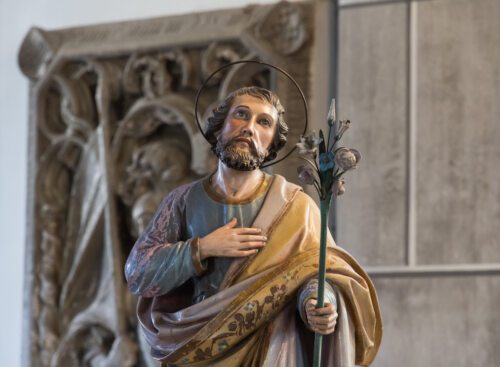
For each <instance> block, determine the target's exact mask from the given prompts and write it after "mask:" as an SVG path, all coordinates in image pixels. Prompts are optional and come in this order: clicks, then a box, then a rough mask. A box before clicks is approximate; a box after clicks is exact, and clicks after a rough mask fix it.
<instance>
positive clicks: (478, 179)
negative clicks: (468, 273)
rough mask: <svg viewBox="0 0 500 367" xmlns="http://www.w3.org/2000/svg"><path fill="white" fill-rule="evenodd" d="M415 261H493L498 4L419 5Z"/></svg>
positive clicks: (499, 129) (497, 228)
mask: <svg viewBox="0 0 500 367" xmlns="http://www.w3.org/2000/svg"><path fill="white" fill-rule="evenodd" d="M417 29H418V51H417V53H418V57H417V62H418V64H417V65H418V66H417V68H418V86H417V90H418V93H417V111H418V112H417V121H418V124H417V138H416V140H417V152H418V153H417V159H416V160H417V241H416V242H417V255H418V256H417V259H418V263H425V264H432V263H434V264H436V263H437V264H439V263H475V262H488V263H489V262H500V179H499V170H500V1H497V0H478V1H448V0H446V1H444V0H443V1H429V2H419V3H418V24H417Z"/></svg>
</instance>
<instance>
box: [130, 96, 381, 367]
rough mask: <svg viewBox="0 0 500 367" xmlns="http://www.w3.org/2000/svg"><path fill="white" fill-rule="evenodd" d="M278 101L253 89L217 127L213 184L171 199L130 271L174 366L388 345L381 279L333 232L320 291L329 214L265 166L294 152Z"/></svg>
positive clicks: (147, 318)
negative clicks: (376, 283) (319, 342)
mask: <svg viewBox="0 0 500 367" xmlns="http://www.w3.org/2000/svg"><path fill="white" fill-rule="evenodd" d="M287 131H288V127H287V124H286V123H285V120H284V109H283V107H282V105H281V104H280V102H279V100H278V98H277V96H276V95H275V94H274V93H273V92H271V91H269V90H266V89H263V88H258V87H245V88H241V89H238V90H237V91H235V92H233V93H231V94H230V95H229V96H228V97H227V98H226V99H225V100H224V101H223V102H222V103H221V104H220V105H218V107H216V108H215V109H214V111H213V113H212V115H211V117H210V118H209V119H208V127H207V130H206V136H207V138H208V140H209V142H210V143H211V144H212V150H213V152H214V153H215V154H216V155H217V157H218V158H219V162H218V167H217V170H216V171H215V172H214V173H213V174H211V175H210V176H208V177H206V178H203V179H201V180H198V181H195V182H193V183H189V184H186V185H183V186H181V187H178V188H177V189H175V190H173V191H172V192H170V193H169V194H168V195H167V196H166V197H165V198H164V199H163V201H162V202H161V204H160V206H159V208H158V210H157V212H156V214H155V215H154V217H153V219H152V221H151V222H150V223H149V226H148V227H147V228H146V230H145V231H144V232H143V233H142V235H141V236H140V237H139V239H138V240H137V242H136V244H135V246H134V248H133V250H132V252H131V253H130V256H129V258H128V260H127V263H126V266H125V273H126V278H127V281H128V285H129V288H130V290H131V291H132V292H133V293H134V294H137V295H139V296H140V299H139V304H138V317H139V321H140V323H141V326H142V330H143V332H144V335H145V338H146V340H147V342H148V343H149V344H150V345H151V351H152V355H153V357H155V358H156V359H158V360H160V361H161V362H162V365H163V366H228V367H229V366H231V367H233V366H269V367H275V366H286V367H292V366H308V365H310V363H311V359H312V343H313V340H314V336H313V335H314V333H319V334H322V335H324V350H323V356H322V360H323V363H322V365H323V366H335V367H347V366H354V365H355V364H358V365H369V364H370V363H371V361H372V360H373V358H374V357H375V355H376V353H377V350H378V347H379V344H380V338H381V320H380V312H379V308H378V302H377V298H376V294H375V290H374V288H373V285H372V282H371V280H370V279H369V278H368V276H367V275H366V273H365V272H364V271H363V270H362V268H361V267H360V266H359V265H358V264H357V262H356V261H355V260H354V259H353V258H352V257H351V256H350V255H349V254H348V253H346V252H345V251H344V250H342V249H341V248H339V247H338V246H336V245H335V243H334V241H333V238H332V237H331V235H330V234H328V249H327V257H326V279H327V283H326V288H325V300H326V303H325V306H324V307H322V308H315V303H316V295H317V280H316V275H317V273H318V252H319V237H320V218H319V210H318V207H317V205H316V204H315V202H314V201H313V200H312V199H311V198H310V197H309V196H308V195H307V194H305V193H304V192H303V191H302V190H301V188H300V187H299V186H296V185H294V184H292V183H289V182H287V181H286V180H285V179H284V178H283V177H282V176H279V175H270V174H267V173H265V172H264V171H262V170H261V169H260V167H261V166H262V165H263V164H265V163H266V162H271V161H272V160H273V159H275V158H276V156H277V153H278V151H279V150H280V149H281V148H282V147H283V146H284V145H285V143H286V140H287Z"/></svg>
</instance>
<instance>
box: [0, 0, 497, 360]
mask: <svg viewBox="0 0 500 367" xmlns="http://www.w3.org/2000/svg"><path fill="white" fill-rule="evenodd" d="M275 3H277V2H276V1H255V0H254V1H242V0H231V1H225V0H219V1H213V0H212V1H208V0H207V1H205V0H185V1H183V2H172V1H158V0H149V1H137V0H134V1H127V2H126V3H123V2H120V1H115V0H100V1H95V0H89V1H85V2H79V1H66V2H57V1H54V0H44V1H43V0H40V1H36V2H34V1H26V0H18V1H12V0H0V45H2V49H1V51H0V81H1V89H0V93H1V98H0V111H1V112H2V116H3V118H2V121H1V122H0V172H1V180H0V230H1V233H2V235H3V244H2V246H0V279H1V281H0V295H1V296H0V297H1V300H2V301H1V302H0V325H2V326H3V332H2V333H1V335H0V361H1V364H2V365H3V366H21V360H22V359H24V361H25V362H26V360H27V359H26V358H27V357H26V353H28V350H29V347H28V348H27V347H26V343H27V341H28V340H29V336H27V335H24V337H23V321H22V319H23V307H25V306H28V304H29V301H30V298H29V296H27V295H26V294H25V292H26V284H30V280H29V279H28V280H27V279H26V278H25V274H31V273H30V271H29V270H25V265H26V263H25V256H26V259H29V258H30V257H29V254H26V253H25V243H26V237H27V236H28V233H27V228H29V227H28V226H27V222H29V221H30V220H31V219H30V213H31V212H30V210H31V209H29V208H30V207H29V201H28V199H27V197H28V187H29V183H28V177H29V176H28V167H29V166H30V164H31V166H30V167H33V162H30V158H29V155H28V142H29V140H28V136H29V135H30V134H35V132H34V131H33V130H30V127H29V126H30V125H29V124H28V121H29V110H30V109H29V93H30V81H29V80H28V78H27V77H26V76H24V75H23V73H22V72H21V71H20V69H19V66H18V62H17V58H18V52H19V50H20V47H21V43H22V41H23V39H24V38H25V37H26V35H27V34H28V32H29V30H30V28H31V27H32V26H37V27H40V28H42V29H44V30H52V29H61V28H67V27H74V26H80V25H92V24H99V23H108V22H115V21H124V20H132V19H142V18H152V17H159V16H169V15H175V14H187V13H193V12H204V11H209V10H215V9H227V8H237V7H244V6H246V5H248V4H275ZM310 3H318V4H320V5H319V6H321V7H322V8H321V9H326V11H325V12H324V14H322V15H318V14H316V16H315V17H314V18H313V20H312V23H311V24H312V25H313V27H314V29H313V30H312V32H310V35H311V36H312V37H311V38H309V39H308V40H309V41H310V42H315V43H314V50H313V51H312V55H313V56H312V57H311V59H312V61H311V64H310V65H308V67H309V68H310V73H311V75H312V78H311V86H310V92H311V95H312V97H311V98H312V100H311V101H310V102H311V105H312V109H313V110H312V115H313V120H314V122H313V126H315V127H319V126H321V124H322V123H323V122H322V120H321V119H322V118H323V116H324V115H325V114H326V109H327V106H328V101H329V99H330V98H332V97H333V96H335V97H336V98H337V101H338V104H339V108H338V115H339V117H340V118H350V119H351V121H352V128H351V129H350V130H349V131H348V132H347V133H346V135H345V138H344V139H343V140H344V143H343V144H345V145H347V146H351V147H355V148H357V149H359V150H360V151H361V153H362V155H363V158H362V161H361V164H360V167H359V169H358V170H357V171H355V172H354V173H351V174H350V175H349V176H348V178H347V192H346V194H345V195H344V196H342V197H340V198H339V200H338V203H337V204H336V208H335V210H334V211H333V212H332V216H333V218H334V219H333V223H332V225H333V226H332V230H334V231H335V233H336V239H337V242H338V244H339V245H341V246H343V247H344V248H346V249H347V250H348V251H349V252H351V253H352V254H353V255H354V256H355V257H356V258H357V259H358V260H359V261H360V263H361V264H362V265H363V266H365V267H366V268H367V270H368V271H369V273H370V274H371V275H372V277H373V279H374V282H375V285H376V287H377V290H378V294H379V299H380V303H381V308H382V314H383V320H384V338H383V343H382V347H381V350H380V353H379V355H378V357H377V358H376V360H375V362H374V364H373V365H374V366H402V365H404V366H407V367H408V366H487V367H490V366H491V367H494V366H498V365H499V362H498V361H499V360H500V349H499V348H498V345H499V344H500V313H499V312H498V311H497V309H498V304H500V125H499V123H500V121H499V120H500V1H498V0H428V1H390V0H385V1H380V0H365V1H362V0H340V1H332V2H328V1H310ZM308 21H311V20H310V19H309V20H308ZM289 60H290V61H289V62H290V63H291V64H290V65H291V66H290V67H293V65H292V64H293V62H294V59H293V57H291V58H290V59H289ZM27 212H28V214H27ZM31 224H32V223H31ZM25 272H26V273H25ZM34 276H36V274H34ZM23 297H24V301H25V302H26V304H25V305H23ZM74 297H77V295H75V296H74ZM23 338H24V339H23ZM22 344H24V345H22ZM22 354H24V356H23V357H22Z"/></svg>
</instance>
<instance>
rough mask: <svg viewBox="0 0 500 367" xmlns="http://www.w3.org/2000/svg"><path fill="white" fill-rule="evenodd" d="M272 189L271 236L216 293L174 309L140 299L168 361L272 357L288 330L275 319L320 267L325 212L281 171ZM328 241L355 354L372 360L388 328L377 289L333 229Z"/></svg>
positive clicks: (267, 209)
mask: <svg viewBox="0 0 500 367" xmlns="http://www.w3.org/2000/svg"><path fill="white" fill-rule="evenodd" d="M268 196H269V198H266V202H265V204H264V206H263V208H262V210H261V213H259V215H258V216H257V218H256V221H255V223H254V226H256V227H260V228H263V230H264V231H265V232H266V234H267V236H268V243H267V244H266V246H265V248H264V249H263V250H261V251H260V252H259V253H258V254H257V255H255V256H253V257H251V258H248V259H238V260H235V261H234V264H233V266H231V267H230V269H229V271H228V273H227V274H226V277H225V279H224V281H223V283H222V285H221V290H220V293H219V294H218V295H216V296H215V297H211V298H215V299H214V300H209V301H208V302H207V303H206V304H204V303H205V301H203V302H201V303H199V304H196V305H193V306H189V307H187V308H186V309H185V310H183V311H179V312H177V313H172V314H168V315H167V314H166V313H165V311H164V310H162V306H161V305H162V304H163V305H164V304H165V302H164V300H163V301H161V300H160V299H147V298H143V299H141V301H140V304H139V308H138V314H139V319H140V320H141V323H142V326H143V329H144V330H145V333H146V336H147V339H148V340H149V342H150V344H151V345H152V347H153V350H156V357H157V358H158V359H160V360H161V361H162V362H163V364H162V365H163V366H200V367H201V366H221V367H223V366H224V367H225V366H228V367H229V366H231V367H233V366H264V365H269V366H272V365H273V362H272V361H273V360H274V359H273V358H274V357H273V356H270V355H269V354H270V353H271V352H274V353H275V352H276V350H272V348H271V347H270V345H271V344H272V343H273V338H275V337H276V335H278V334H279V333H280V332H281V333H283V332H282V331H280V330H277V329H276V326H277V324H276V320H277V319H278V318H279V317H280V314H283V313H284V312H288V315H291V313H290V310H292V311H294V305H295V302H296V301H295V295H296V293H297V290H298V289H299V288H300V286H301V285H302V284H303V283H304V282H306V281H307V280H308V279H310V278H311V277H314V276H316V275H317V269H318V261H319V233H320V218H319V210H318V208H317V206H316V204H315V203H314V202H313V200H312V199H311V198H310V197H309V196H307V195H306V194H304V193H302V192H301V191H300V190H298V189H297V187H296V186H295V185H291V184H288V183H287V182H286V181H285V180H284V179H283V178H282V177H280V176H277V177H276V178H275V180H274V182H273V185H272V186H271V188H270V192H269V194H268ZM328 242H329V244H328V245H329V247H328V253H327V279H328V280H329V281H330V283H331V284H332V285H334V286H335V287H336V289H338V291H339V292H340V294H341V295H342V297H343V299H344V300H345V306H346V312H347V313H348V314H349V317H350V319H351V320H352V323H353V327H354V331H355V362H356V364H359V365H369V364H370V363H371V362H372V360H373V359H374V357H375V355H376V353H377V351H378V348H379V345H380V341H381V336H382V324H381V317H380V311H379V306H378V300H377V296H376V293H375V289H374V287H373V284H372V282H371V280H370V279H369V277H368V276H367V274H366V273H365V272H364V271H363V269H362V268H361V267H360V266H359V264H358V263H357V262H356V261H355V260H354V259H353V258H352V257H351V256H350V255H349V254H348V253H346V252H345V251H344V250H342V249H341V248H339V247H337V246H335V244H334V243H333V239H331V236H329V241H328ZM162 297H165V296H162ZM165 298H166V299H168V295H167V296H166V297H165ZM167 302H168V301H167ZM186 310H188V311H186ZM208 310H211V311H208ZM205 313H206V314H205ZM195 314H199V316H196V317H194V316H193V315H195ZM208 314H210V315H211V316H210V317H208V316H207V315H208ZM286 317H289V316H286ZM183 321H184V322H185V323H184V324H183ZM176 328H178V329H180V330H181V331H180V332H179V333H176V331H175V330H176ZM182 328H184V329H182ZM179 335H181V336H179ZM310 335H312V333H310ZM148 336H149V337H148ZM328 340H330V339H328V338H327V339H326V342H327V343H328ZM158 351H160V352H159V353H158ZM287 352H288V353H294V352H295V351H292V350H289V351H287ZM154 354H155V353H154ZM275 363H276V362H275Z"/></svg>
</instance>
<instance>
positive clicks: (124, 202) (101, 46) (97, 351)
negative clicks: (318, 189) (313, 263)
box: [19, 2, 328, 367]
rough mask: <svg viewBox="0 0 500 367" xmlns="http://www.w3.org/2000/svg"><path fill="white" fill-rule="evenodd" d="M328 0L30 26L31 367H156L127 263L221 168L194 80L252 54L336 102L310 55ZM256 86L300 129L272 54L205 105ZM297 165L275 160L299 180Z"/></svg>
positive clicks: (215, 87)
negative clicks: (188, 194)
mask: <svg viewBox="0 0 500 367" xmlns="http://www.w3.org/2000/svg"><path fill="white" fill-rule="evenodd" d="M325 6H326V5H325V2H318V3H311V2H309V3H296V2H295V3H287V2H280V3H277V4H274V5H264V6H248V7H245V8H240V9H230V10H223V11H214V12H207V13H199V14H190V15H180V16H170V17H162V18H156V19H149V20H140V21H129V22H123V23H114V24H103V25H96V26H87V27H78V28H70V29H63V30H56V31H45V30H42V29H39V28H32V29H31V30H30V31H29V32H28V34H27V35H26V37H25V39H24V41H23V44H22V46H21V49H20V52H19V65H20V67H21V70H22V71H23V73H24V74H25V75H26V76H27V77H28V78H29V79H30V80H31V85H30V129H29V131H30V136H29V144H30V152H29V162H30V163H29V182H28V185H29V189H28V236H27V251H26V254H27V255H26V256H27V258H26V259H27V261H26V264H27V265H26V270H25V276H26V286H25V314H24V343H23V348H24V351H23V358H24V360H23V366H34V367H45V366H52V367H56V366H123V367H126V366H154V365H156V364H155V362H154V361H152V360H151V358H150V357H149V350H148V348H147V346H146V345H145V344H144V342H143V340H142V339H141V338H140V337H139V336H138V333H137V321H136V317H135V304H136V299H135V298H134V297H133V296H131V295H130V293H129V292H128V291H127V289H126V286H125V282H124V277H123V265H124V259H125V258H126V256H127V255H128V252H129V251H130V249H131V247H132V245H133V243H134V240H135V238H136V237H137V235H138V233H140V232H141V231H142V230H143V229H144V227H145V225H147V223H148V221H149V219H150V218H151V216H152V215H153V213H154V210H155V208H156V207H157V206H158V204H159V201H160V200H161V198H162V197H163V196H164V195H165V194H167V193H168V192H169V191H170V190H171V189H172V188H174V187H176V186H178V185H180V184H182V183H185V182H188V181H191V180H194V179H196V178H198V177H200V176H202V175H205V174H207V173H209V172H210V171H211V170H213V168H214V167H215V164H216V161H215V160H214V159H213V158H212V155H211V154H210V152H209V147H208V144H207V143H206V142H205V141H204V140H203V138H202V137H201V135H200V134H199V132H198V130H197V128H196V124H195V119H194V112H193V104H194V96H195V93H196V90H197V88H198V87H199V85H200V84H201V82H202V80H203V79H204V78H205V77H206V76H208V75H209V74H210V73H211V72H212V71H213V70H215V69H216V68H217V67H219V66H221V65H223V64H224V63H227V62H230V61H236V60H240V59H250V58H252V59H259V60H262V61H266V62H270V63H273V64H275V65H277V66H280V67H283V68H285V69H286V70H287V71H289V72H290V73H291V74H292V75H294V77H295V78H296V79H297V81H298V83H299V84H300V85H301V86H302V88H303V89H304V92H305V93H306V95H311V94H315V95H316V98H317V97H318V96H319V97H324V98H323V99H322V100H321V101H319V102H313V105H314V106H316V107H319V106H321V107H324V105H326V99H327V98H326V93H327V91H325V89H326V88H323V90H322V91H321V88H322V87H318V85H320V84H321V83H323V87H324V86H325V84H328V77H327V78H325V74H323V75H321V77H320V78H322V79H323V81H322V82H319V83H318V84H317V85H314V86H313V84H314V83H313V81H312V80H313V79H314V78H315V75H316V73H315V72H314V67H313V61H312V60H313V59H314V58H316V57H318V56H317V55H318V52H320V51H318V42H317V40H318V39H320V37H318V38H317V40H315V32H317V30H318V29H319V26H318V24H323V25H324V24H325V22H324V21H323V22H319V18H320V17H321V15H318V14H321V13H322V14H323V15H322V16H323V19H325V18H324V17H325V15H324V14H325V12H324V9H325ZM322 7H323V8H322ZM318 22H319V23H318ZM324 50H325V48H324V47H323V51H324ZM315 55H316V56H315ZM322 62H323V61H322ZM322 62H318V63H317V64H316V66H318V65H319V66H321V65H320V64H321V63H322ZM327 62H328V61H327ZM242 68H245V69H244V71H243V72H239V71H240V70H241V69H242ZM327 76H328V75H327ZM318 79H319V78H318ZM248 84H256V85H261V86H264V87H271V88H273V89H275V90H276V91H277V93H278V94H279V95H280V98H281V99H282V102H283V104H284V105H285V108H286V109H287V113H286V115H287V121H288V122H289V125H290V127H291V131H290V139H291V140H294V139H297V138H298V135H299V134H300V133H301V130H302V120H303V111H302V108H301V103H300V96H299V95H298V93H296V91H295V89H294V88H293V86H292V85H291V84H290V83H289V82H288V81H287V80H286V79H282V78H280V77H279V76H277V75H275V74H274V72H273V71H270V70H267V69H265V68H263V67H262V66H260V65H245V66H241V65H239V66H238V67H235V68H234V69H232V70H230V71H228V72H225V73H224V74H222V75H221V76H220V77H219V78H218V79H216V80H214V81H213V82H212V83H211V84H210V86H209V88H208V89H207V92H206V93H205V95H204V96H202V98H201V100H200V104H201V109H200V112H201V113H202V114H203V115H204V116H205V115H206V114H207V113H208V111H210V109H211V107H213V105H214V103H215V102H216V101H217V99H218V98H220V97H221V96H224V95H225V94H227V93H228V92H229V91H231V90H233V89H235V88H237V87H239V86H243V85H248ZM323 100H324V101H323ZM314 103H316V104H314ZM322 109H323V110H325V111H326V108H322ZM204 116H202V117H204ZM312 117H314V114H313V116H312ZM292 162H293V158H292ZM294 167H296V165H294V164H291V163H290V161H288V162H287V163H286V165H285V164H278V165H276V166H274V167H273V168H272V170H273V172H277V173H280V174H283V175H285V176H286V177H288V178H289V179H291V180H294V176H295V174H294Z"/></svg>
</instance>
